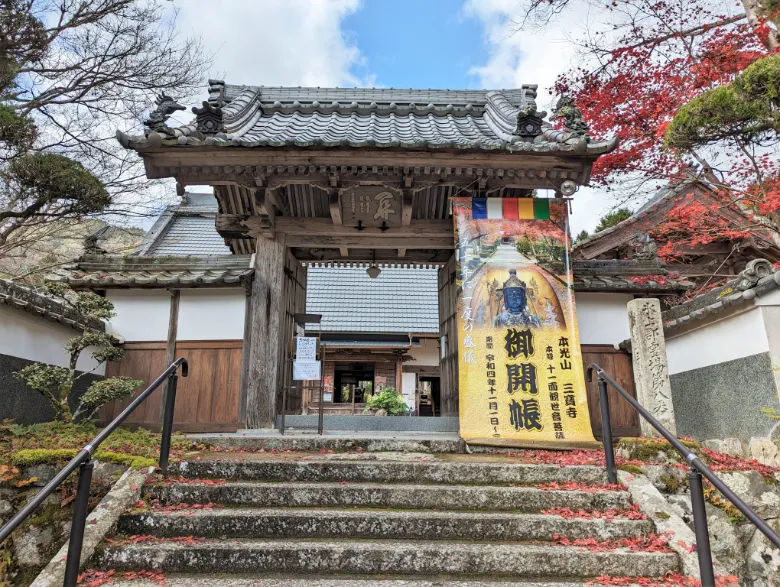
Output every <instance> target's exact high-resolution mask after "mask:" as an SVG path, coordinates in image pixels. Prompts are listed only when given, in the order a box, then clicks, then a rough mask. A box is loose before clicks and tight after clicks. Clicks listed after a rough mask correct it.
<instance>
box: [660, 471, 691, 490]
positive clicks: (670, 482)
mask: <svg viewBox="0 0 780 587" xmlns="http://www.w3.org/2000/svg"><path fill="white" fill-rule="evenodd" d="M658 481H660V482H661V483H663V488H664V491H665V492H666V493H678V492H679V491H680V489H681V488H682V487H684V486H685V484H684V483H683V482H682V481H680V480H679V479H678V478H677V477H674V476H673V475H661V476H660V477H658Z"/></svg>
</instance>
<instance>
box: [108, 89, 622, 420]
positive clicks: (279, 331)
mask: <svg viewBox="0 0 780 587" xmlns="http://www.w3.org/2000/svg"><path fill="white" fill-rule="evenodd" d="M209 93H210V97H209V100H208V101H206V102H203V105H202V106H201V107H199V108H193V112H194V114H195V119H194V120H193V121H192V122H191V123H190V124H188V125H186V126H181V127H177V128H172V127H169V126H167V124H166V123H165V122H162V123H161V122H159V119H160V117H151V120H155V121H156V122H151V121H150V122H148V123H147V126H148V127H149V128H148V129H147V131H146V132H145V134H144V135H143V136H129V135H126V134H124V133H121V132H120V133H118V140H119V141H120V142H121V143H122V144H123V145H124V146H125V147H127V148H130V149H133V150H135V151H137V152H138V154H139V155H140V156H141V157H142V158H143V160H144V163H145V168H146V174H147V176H148V177H149V178H150V179H159V178H175V179H176V182H177V186H178V189H179V191H180V193H183V192H184V188H185V186H191V185H210V186H213V187H214V193H215V195H216V198H217V200H218V203H219V213H218V215H217V218H216V228H217V230H218V232H219V233H220V234H221V235H222V236H223V237H224V239H225V242H226V244H228V245H229V246H230V248H231V250H232V252H233V253H234V254H237V255H241V254H244V255H246V254H252V255H254V272H255V273H254V282H253V285H252V289H251V296H250V297H251V300H250V304H249V305H248V310H247V318H248V320H247V332H246V335H245V347H244V353H245V356H246V367H247V383H246V387H245V394H246V397H245V401H244V398H242V401H241V402H240V404H241V406H242V408H241V410H242V414H241V415H242V416H243V417H245V419H246V422H247V425H248V426H249V427H271V426H272V425H273V422H274V418H275V416H276V413H277V411H278V407H277V395H278V390H279V389H280V388H281V387H283V386H285V385H287V384H289V382H290V377H291V373H290V371H289V368H288V367H287V365H288V364H289V362H288V360H287V359H288V358H289V352H290V338H289V337H290V336H292V333H293V330H294V328H293V322H292V316H293V314H295V313H301V312H304V311H305V308H304V307H303V306H304V304H305V283H306V269H305V264H306V263H308V262H323V261H327V262H340V261H346V262H354V261H361V262H367V263H373V264H376V263H383V262H390V261H392V262H395V263H409V264H414V263H425V264H440V265H441V266H442V269H441V271H440V274H439V275H440V277H439V312H440V326H441V335H442V347H443V351H442V362H441V373H442V391H441V396H442V400H441V404H442V413H443V415H456V414H457V411H458V388H457V343H456V336H455V327H454V323H455V322H454V320H455V310H454V308H455V299H456V291H455V287H456V286H455V278H454V273H455V256H454V255H455V241H454V234H453V223H452V218H451V212H452V211H451V199H452V198H453V197H481V198H484V197H487V198H526V197H531V195H532V193H533V191H534V190H551V191H552V192H554V196H555V197H559V198H560V197H570V196H572V195H573V194H574V193H575V192H576V190H577V187H578V186H580V185H585V184H587V182H588V178H589V175H590V172H591V168H592V165H593V162H594V161H595V160H596V159H597V158H598V156H599V155H601V154H603V153H607V152H609V151H611V150H612V149H613V148H614V147H615V146H616V143H615V142H614V141H603V142H600V141H595V140H592V139H591V138H590V137H589V136H588V135H587V126H586V125H585V124H584V123H583V121H582V119H581V117H580V116H579V114H578V113H577V112H576V110H574V109H573V107H572V106H571V104H570V103H569V102H568V101H567V100H565V99H563V100H561V101H560V102H559V104H558V108H557V109H556V113H555V114H556V116H557V117H558V118H560V121H561V125H560V126H561V129H560V130H558V129H556V128H554V127H553V126H552V124H551V123H550V122H548V121H547V120H545V118H546V116H547V114H546V113H545V112H540V111H538V110H537V107H536V104H535V98H536V86H533V85H526V86H523V87H522V88H520V89H517V90H502V91H497V92H493V91H449V90H396V89H338V88H334V89H327V88H273V87H250V86H239V85H230V84H226V83H224V82H221V81H211V82H210V87H209ZM169 110H170V111H168V110H166V111H164V112H160V113H159V114H162V115H163V118H165V117H166V115H168V114H170V113H171V112H173V110H172V109H169Z"/></svg>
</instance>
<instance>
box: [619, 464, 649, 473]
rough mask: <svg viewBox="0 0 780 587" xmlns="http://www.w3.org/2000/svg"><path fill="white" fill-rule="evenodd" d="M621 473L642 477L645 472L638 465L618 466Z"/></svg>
mask: <svg viewBox="0 0 780 587" xmlns="http://www.w3.org/2000/svg"><path fill="white" fill-rule="evenodd" d="M617 468H618V469H619V470H621V471H625V472H626V473H631V474H632V475H642V474H643V473H644V470H643V469H642V467H640V466H638V465H618V467H617Z"/></svg>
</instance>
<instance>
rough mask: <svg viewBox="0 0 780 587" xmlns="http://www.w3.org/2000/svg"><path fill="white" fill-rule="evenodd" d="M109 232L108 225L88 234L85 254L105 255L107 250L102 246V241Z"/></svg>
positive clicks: (85, 242) (85, 239)
mask: <svg viewBox="0 0 780 587" xmlns="http://www.w3.org/2000/svg"><path fill="white" fill-rule="evenodd" d="M107 233H108V225H106V226H103V227H102V228H99V229H98V230H96V231H95V232H93V233H91V234H88V235H87V236H85V237H84V254H85V255H105V254H106V250H105V249H104V248H103V247H101V246H100V241H101V240H102V239H104V238H105V236H106V234H107Z"/></svg>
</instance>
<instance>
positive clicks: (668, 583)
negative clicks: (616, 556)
mask: <svg viewBox="0 0 780 587" xmlns="http://www.w3.org/2000/svg"><path fill="white" fill-rule="evenodd" d="M587 584H588V585H641V587H701V581H699V580H698V579H694V578H693V577H686V576H684V575H680V574H678V573H674V574H670V575H667V576H666V577H660V578H653V577H608V576H606V575H605V576H601V577H596V579H595V581H588V583H587ZM715 585H716V587H739V578H738V577H735V576H734V575H729V576H728V577H715Z"/></svg>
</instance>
